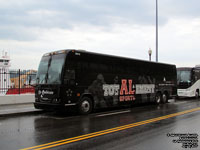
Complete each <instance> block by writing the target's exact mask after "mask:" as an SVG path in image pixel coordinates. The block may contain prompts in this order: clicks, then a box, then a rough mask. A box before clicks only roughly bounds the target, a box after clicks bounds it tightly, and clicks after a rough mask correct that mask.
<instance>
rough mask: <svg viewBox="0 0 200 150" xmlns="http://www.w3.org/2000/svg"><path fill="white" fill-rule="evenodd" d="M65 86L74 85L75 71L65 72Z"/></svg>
mask: <svg viewBox="0 0 200 150" xmlns="http://www.w3.org/2000/svg"><path fill="white" fill-rule="evenodd" d="M64 83H65V84H73V83H75V71H74V70H66V71H65V76H64Z"/></svg>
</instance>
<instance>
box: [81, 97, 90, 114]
mask: <svg viewBox="0 0 200 150" xmlns="http://www.w3.org/2000/svg"><path fill="white" fill-rule="evenodd" d="M78 111H79V113H80V114H81V115H87V114H89V113H91V111H92V101H91V99H90V98H89V97H83V98H82V99H81V100H80V102H79V105H78Z"/></svg>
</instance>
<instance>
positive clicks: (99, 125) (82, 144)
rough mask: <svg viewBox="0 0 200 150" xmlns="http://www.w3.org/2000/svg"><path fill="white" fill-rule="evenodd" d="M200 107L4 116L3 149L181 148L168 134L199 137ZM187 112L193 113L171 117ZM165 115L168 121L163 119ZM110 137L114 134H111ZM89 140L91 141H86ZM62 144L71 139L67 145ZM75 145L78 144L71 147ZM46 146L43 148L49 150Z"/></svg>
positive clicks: (183, 104)
mask: <svg viewBox="0 0 200 150" xmlns="http://www.w3.org/2000/svg"><path fill="white" fill-rule="evenodd" d="M198 107H200V101H198V100H191V99H190V100H182V101H177V102H174V101H171V102H170V103H168V104H165V105H159V106H156V105H146V106H137V107H133V108H130V109H129V108H127V109H121V110H113V111H106V112H98V113H93V114H91V115H88V116H78V115H69V114H55V113H48V112H46V113H43V114H35V115H30V116H26V115H24V116H16V117H6V118H3V117H1V118H0V145H1V149H10V150H12V149H22V148H29V147H33V146H38V145H42V144H46V143H51V144H50V145H54V146H56V147H54V149H142V150H143V149H144V150H145V149H154V150H157V149H166V150H167V149H181V144H180V143H173V142H172V140H173V138H169V137H167V136H166V135H167V134H168V133H197V134H199V133H200V129H199V126H200V119H199V118H200V111H199V110H195V108H198ZM198 109H199V108H198ZM186 110H193V112H190V113H189V112H187V113H186V112H185V114H182V115H180V114H179V115H174V116H171V117H170V116H169V114H177V112H184V111H186ZM167 115H168V118H167V117H166V116H167ZM161 116H165V117H163V118H160V117H161ZM158 118H160V119H158ZM150 119H154V120H150ZM156 119H157V120H156ZM150 121H152V122H150ZM142 123H143V124H142ZM121 129H123V130H121ZM115 130H116V131H118V132H116V131H115ZM110 131H114V132H110ZM106 132H108V133H110V134H105V133H106ZM98 134H99V135H98ZM94 135H95V136H94ZM100 135H101V136H100ZM80 136H83V137H80ZM89 136H91V137H90V138H86V137H89ZM73 137H75V139H76V140H75V139H72V138H73ZM77 137H78V138H77ZM69 138H70V139H69ZM81 138H82V139H81ZM77 139H79V140H77ZM60 140H65V142H66V143H63V142H64V141H60ZM73 140H75V141H77V142H67V141H73ZM11 141H12V142H11ZM56 141H59V142H56ZM52 142H54V143H52ZM59 143H62V144H59ZM67 143H69V144H67ZM56 144H57V145H56ZM46 146H47V145H46ZM46 146H45V145H44V146H42V147H43V148H44V149H46V148H49V147H46ZM34 148H35V149H37V148H39V147H34ZM199 148H200V147H199Z"/></svg>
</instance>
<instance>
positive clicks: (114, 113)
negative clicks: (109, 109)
mask: <svg viewBox="0 0 200 150" xmlns="http://www.w3.org/2000/svg"><path fill="white" fill-rule="evenodd" d="M128 112H131V110H126V111H120V112H113V113H108V114H101V115H97V116H96V117H103V116H110V115H116V114H122V113H128Z"/></svg>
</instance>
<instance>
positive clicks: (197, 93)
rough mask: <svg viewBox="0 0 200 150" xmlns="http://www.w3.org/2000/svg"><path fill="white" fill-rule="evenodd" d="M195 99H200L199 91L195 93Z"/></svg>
mask: <svg viewBox="0 0 200 150" xmlns="http://www.w3.org/2000/svg"><path fill="white" fill-rule="evenodd" d="M195 98H196V99H198V98H199V91H198V90H196V92H195Z"/></svg>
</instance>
